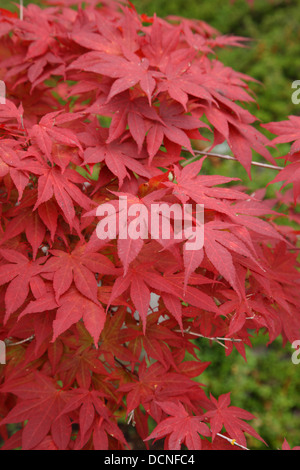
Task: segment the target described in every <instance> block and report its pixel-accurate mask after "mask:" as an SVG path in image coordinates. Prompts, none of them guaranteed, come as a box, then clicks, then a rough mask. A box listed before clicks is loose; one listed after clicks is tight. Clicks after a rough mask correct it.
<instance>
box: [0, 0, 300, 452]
mask: <svg viewBox="0 0 300 470" xmlns="http://www.w3.org/2000/svg"><path fill="white" fill-rule="evenodd" d="M132 1H133V3H134V4H135V6H136V8H137V10H138V11H139V12H140V13H147V14H148V15H152V14H153V13H154V12H156V13H157V15H158V16H161V17H165V16H167V15H178V16H184V17H188V18H197V19H201V20H204V21H206V22H207V23H209V24H210V25H212V26H214V27H215V28H216V29H218V30H219V31H220V32H222V33H223V34H233V35H237V36H245V37H249V38H252V41H251V43H249V47H248V48H246V49H239V48H231V49H226V50H225V49H224V50H220V51H219V52H218V59H219V60H221V61H222V62H223V63H225V65H228V66H230V67H232V68H234V69H235V70H238V71H240V72H243V73H245V74H247V75H250V76H252V77H254V78H256V79H257V80H259V81H260V82H261V84H251V88H252V89H253V90H254V92H255V93H256V96H257V102H258V103H259V108H257V107H256V106H255V105H251V106H250V107H248V109H249V110H250V111H251V112H253V113H254V114H255V115H256V116H257V117H258V118H259V119H260V120H261V121H262V122H269V121H280V120H284V119H286V118H287V116H288V115H290V114H295V115H300V105H298V106H297V105H294V104H293V103H292V101H291V95H292V88H291V85H292V82H293V81H294V80H299V79H300V70H299V67H298V64H299V56H300V0H255V1H254V6H253V7H251V6H249V5H248V3H247V2H246V0H236V1H235V2H234V4H232V3H231V2H230V0H201V1H199V0H188V1H187V0H173V2H168V1H166V0H132ZM16 3H17V2H16ZM28 3H30V2H29V1H27V0H24V4H25V5H27V4H28ZM31 3H37V4H39V3H40V2H39V1H38V0H35V1H32V2H31ZM0 7H1V8H8V9H11V10H15V6H14V3H13V2H11V1H9V0H0ZM269 136H270V134H269ZM282 150H283V152H282ZM284 150H285V148H284V147H281V152H277V153H276V152H275V153H274V152H273V155H274V156H276V155H279V154H281V155H282V154H284ZM216 165H217V166H216ZM204 171H205V172H206V173H212V172H213V173H218V174H223V175H228V176H234V177H239V178H241V181H242V184H246V185H247V186H248V187H249V188H250V189H251V190H252V191H255V190H256V189H258V188H263V187H265V186H266V184H267V183H268V182H269V181H270V180H271V179H273V177H274V176H275V174H276V172H275V173H274V171H272V170H266V169H261V168H253V172H252V181H249V179H248V176H247V175H246V172H245V170H244V169H243V168H242V166H241V165H240V164H239V163H237V162H232V161H224V162H223V161H221V162H220V163H217V164H216V162H215V163H214V165H213V164H212V163H210V162H206V163H205V165H204ZM279 186H280V185H279ZM279 186H278V185H276V186H275V185H272V186H270V187H269V188H268V193H267V194H268V196H269V197H273V195H274V191H275V190H278V188H279ZM266 342H267V339H266V338H265V337H264V336H263V335H262V334H260V335H259V336H258V337H255V338H254V339H253V348H248V349H247V363H246V362H245V361H244V359H243V358H242V357H241V356H240V355H239V354H238V353H237V351H236V350H234V351H233V352H232V354H231V355H230V356H229V357H226V356H225V353H224V350H223V348H221V347H220V346H219V345H218V344H216V343H213V344H209V341H208V340H206V339H202V340H201V341H200V340H199V341H198V342H197V344H198V346H199V347H200V348H201V350H200V353H199V357H200V358H201V360H202V361H211V362H212V364H211V366H210V367H209V368H208V369H207V370H206V371H205V372H204V373H203V374H202V375H201V376H200V377H199V381H200V382H201V383H202V382H203V383H205V384H206V385H207V390H208V392H212V393H213V394H214V395H215V396H219V395H220V394H222V393H227V392H229V391H231V398H232V404H234V405H235V406H239V407H241V408H245V409H247V410H249V411H250V412H252V413H253V414H255V415H256V416H257V419H256V421H255V422H253V423H252V424H253V425H254V427H255V429H256V430H257V431H258V432H259V434H260V435H261V436H262V437H263V438H264V439H265V441H266V442H267V443H268V445H269V448H270V449H277V448H279V447H281V445H282V442H283V438H284V437H286V438H287V440H288V441H289V443H290V444H291V446H295V445H300V406H299V391H300V365H298V366H297V365H294V364H293V363H292V361H291V354H292V352H293V350H292V349H291V346H290V345H286V346H285V347H284V348H282V344H281V341H280V339H278V340H276V341H274V342H273V343H272V344H271V345H269V346H268V347H267V346H266ZM249 447H250V448H252V449H265V446H264V445H263V444H262V443H260V442H259V441H257V440H255V439H253V438H249Z"/></svg>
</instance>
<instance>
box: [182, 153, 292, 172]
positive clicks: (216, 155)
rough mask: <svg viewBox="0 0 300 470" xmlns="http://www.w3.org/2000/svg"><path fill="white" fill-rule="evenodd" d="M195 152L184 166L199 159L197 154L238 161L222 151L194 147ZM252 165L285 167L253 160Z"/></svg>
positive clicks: (274, 167) (278, 168)
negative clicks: (214, 151) (215, 151)
mask: <svg viewBox="0 0 300 470" xmlns="http://www.w3.org/2000/svg"><path fill="white" fill-rule="evenodd" d="M184 152H189V151H188V150H184ZM193 152H194V153H195V154H196V156H195V157H193V158H189V159H188V160H186V161H185V162H184V163H182V166H185V165H188V164H189V163H192V162H194V161H195V160H197V158H198V157H197V155H208V156H209V157H218V158H223V159H225V160H234V161H236V162H237V161H238V160H237V159H236V158H234V157H231V156H230V155H223V154H221V153H213V152H205V150H194V149H193ZM251 165H254V166H259V167H262V168H269V169H270V170H282V169H283V168H284V167H282V166H277V165H270V164H268V163H261V162H253V161H252V162H251Z"/></svg>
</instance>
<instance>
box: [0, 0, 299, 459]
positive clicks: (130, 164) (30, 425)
mask: <svg viewBox="0 0 300 470" xmlns="http://www.w3.org/2000/svg"><path fill="white" fill-rule="evenodd" d="M48 4H50V6H48V7H47V8H44V9H40V8H39V7H38V6H36V5H29V6H28V7H27V8H24V18H23V19H22V20H20V19H18V17H16V15H13V14H12V15H9V14H5V13H3V12H2V14H1V15H0V41H1V45H2V48H1V50H2V49H3V50H4V49H5V51H6V52H5V56H4V57H1V61H0V74H1V79H2V80H4V81H5V84H6V92H7V97H6V98H7V99H6V104H1V105H0V200H1V206H0V216H1V225H0V339H1V340H5V341H6V343H7V363H6V364H5V365H0V371H1V378H0V436H1V438H2V439H3V441H4V445H3V449H15V448H18V447H21V448H22V449H24V450H29V449H37V450H38V449H40V450H41V449H44V450H45V449H60V450H73V449H74V450H75V449H94V450H101V449H102V450H103V449H110V450H111V449H128V448H130V443H128V442H127V441H126V437H125V435H124V434H123V431H124V426H123V427H122V426H121V423H124V422H126V420H128V424H127V425H128V426H131V424H130V423H134V424H135V427H136V432H137V435H138V436H139V438H140V439H141V441H143V442H144V445H145V446H146V448H149V446H151V445H152V444H153V442H154V441H155V440H160V441H162V442H163V444H162V445H163V446H164V448H165V449H174V450H177V449H180V448H181V447H182V446H185V447H187V448H188V449H193V450H194V449H195V450H200V449H228V448H232V447H233V444H235V443H236V444H237V445H238V446H239V447H240V448H246V447H247V440H246V439H247V435H251V436H252V437H255V438H257V439H259V440H261V441H263V438H262V437H260V436H259V435H258V434H257V432H256V431H255V430H254V428H253V427H252V426H251V425H250V424H249V423H248V422H247V421H249V420H252V419H254V415H252V413H250V412H248V411H246V410H242V409H240V408H237V407H235V406H234V405H231V404H230V394H226V395H222V396H220V397H219V398H215V397H214V396H213V395H212V394H210V395H209V394H208V393H207V392H206V390H205V386H204V385H203V384H201V383H199V382H197V381H195V380H194V379H195V378H197V377H199V376H200V378H201V374H202V372H203V371H204V370H205V369H206V368H207V367H208V366H209V365H210V364H209V363H207V362H203V361H201V359H199V357H201V354H200V353H199V348H198V346H197V345H196V343H195V341H193V340H194V339H195V338H197V337H204V338H206V339H209V340H211V341H214V340H216V341H218V342H223V343H224V344H225V345H226V349H225V351H226V355H229V354H230V353H231V352H232V350H233V348H235V349H236V350H237V351H238V352H239V353H240V354H241V355H242V356H243V357H244V358H246V349H247V347H251V337H252V335H253V334H254V333H255V332H258V331H259V330H263V331H265V332H266V333H267V334H268V337H269V342H272V341H274V340H275V339H276V338H277V337H278V336H280V335H281V336H282V339H283V343H284V344H285V343H286V342H287V341H289V342H293V341H294V340H296V339H298V338H299V333H300V314H299V305H300V289H299V281H300V279H299V263H298V261H297V254H298V252H297V251H296V250H295V248H296V243H297V231H296V230H294V229H291V228H290V229H288V228H287V227H286V226H281V225H279V224H278V223H277V222H276V218H277V217H278V212H276V211H275V210H273V206H271V205H270V202H269V201H268V200H265V199H264V191H258V192H257V194H249V193H248V192H247V190H245V189H244V188H240V187H239V186H236V185H235V186H233V184H234V183H236V178H234V177H229V176H228V177H224V176H220V175H217V174H211V175H207V174H205V172H204V171H203V164H204V162H205V160H206V158H207V156H204V157H203V158H200V159H197V158H195V157H196V155H195V152H194V149H193V146H192V142H193V141H194V140H200V141H203V142H206V143H207V150H206V151H207V152H208V153H209V150H210V149H211V148H212V147H214V146H215V145H218V144H220V143H222V142H224V141H225V140H226V141H227V142H228V145H229V147H230V148H231V150H232V153H233V156H234V157H235V158H236V159H237V160H238V161H239V162H240V163H241V164H242V165H243V166H244V168H245V169H246V170H247V172H248V174H249V175H250V174H251V162H252V154H253V151H255V152H257V153H259V154H260V155H261V156H262V157H263V158H264V159H265V160H267V161H268V162H270V163H272V164H274V163H276V162H275V160H274V158H273V157H272V154H271V152H270V149H268V147H271V148H272V147H274V145H276V144H278V143H283V142H284V143H287V142H293V144H292V146H291V151H290V153H289V154H288V156H287V157H286V160H287V161H290V162H291V163H290V164H289V165H287V166H286V167H285V168H284V169H283V170H282V171H281V172H279V173H278V174H277V176H276V177H275V179H274V182H277V181H283V180H284V181H286V182H287V183H289V182H292V183H294V198H295V200H296V199H297V197H298V196H299V195H300V166H299V165H300V148H299V141H300V131H299V129H300V127H299V119H300V118H299V117H295V116H291V117H290V118H289V120H288V121H285V122H284V123H269V124H265V125H264V127H265V128H266V129H267V130H268V131H270V132H272V133H273V134H276V135H277V136H278V137H276V138H275V140H273V141H271V140H270V139H269V138H267V137H266V136H265V134H263V133H262V132H261V131H259V130H258V127H257V126H256V118H255V116H253V115H252V114H250V112H249V111H248V110H247V109H246V105H247V103H250V102H253V101H254V98H253V96H252V94H251V91H250V88H249V82H250V81H251V80H253V79H252V78H251V77H248V76H246V75H243V74H241V73H239V72H236V71H234V70H233V69H231V68H229V67H225V66H224V65H223V64H222V63H221V62H220V61H219V60H218V59H217V56H216V50H217V48H218V47H229V46H234V47H236V46H237V47H240V46H243V44H244V38H237V37H230V36H222V35H221V34H220V33H219V32H217V31H216V30H214V29H213V28H211V27H210V26H209V25H207V24H205V23H204V22H202V21H196V20H195V21H193V20H187V19H183V18H181V19H178V18H177V19H176V18H175V19H174V18H173V19H172V20H170V21H167V20H164V19H161V18H158V17H157V16H153V17H151V18H149V17H147V16H146V15H139V14H138V13H137V12H136V10H135V8H134V6H133V5H131V4H127V3H126V2H121V1H120V2H119V1H106V0H104V1H102V2H101V6H98V2H97V1H96V0H89V1H88V2H85V9H82V8H81V6H80V4H81V2H79V1H78V2H77V1H76V0H70V1H69V0H68V1H64V2H60V1H58V0H57V1H56V0H51V1H48ZM74 5H75V6H76V9H74V8H73V6H74ZM208 134H209V135H210V138H208V137H207V135H208ZM187 153H189V154H190V155H192V157H193V160H192V162H191V163H190V162H188V161H187V160H186V155H187ZM121 196H126V197H127V200H128V205H129V207H130V206H133V205H134V204H137V203H139V204H141V205H142V206H143V207H144V208H145V211H146V213H147V214H149V217H150V209H151V206H152V204H154V203H164V204H165V205H166V206H167V207H170V206H171V205H172V204H179V205H181V206H182V205H183V204H191V205H192V206H193V207H194V206H195V205H196V204H203V205H204V217H205V224H204V225H205V232H204V246H203V248H201V249H199V250H194V251H189V250H187V249H186V245H185V242H186V241H187V240H186V239H183V240H178V239H175V237H172V236H171V237H170V239H169V240H165V239H164V238H163V237H162V235H161V233H160V232H158V234H157V237H156V239H151V237H148V238H144V239H142V238H140V239H137V240H131V239H123V238H122V237H121V236H119V231H120V229H121V227H117V232H116V237H115V238H114V239H112V240H108V239H107V240H100V239H99V238H98V237H97V233H96V232H97V231H96V227H97V223H98V222H99V220H100V217H99V216H98V215H97V208H98V207H99V206H101V205H102V204H105V203H107V202H109V203H110V204H111V205H112V206H113V207H116V208H117V207H118V202H119V197H121ZM284 198H285V202H287V201H288V203H289V205H290V207H292V206H293V204H294V203H293V197H292V195H291V194H290V193H288V192H287V193H285V195H282V194H281V195H279V196H278V200H277V201H275V203H277V202H278V201H281V202H282V201H283V202H284ZM273 202H274V201H273ZM294 202H295V201H294ZM274 206H275V204H274ZM298 217H299V216H298ZM291 218H292V219H293V220H294V221H297V215H296V213H295V212H293V215H292V213H291ZM132 219H133V218H132V217H131V216H128V221H127V222H130V223H132ZM298 222H299V220H298ZM171 232H172V234H173V235H174V232H173V231H172V230H171ZM153 295H155V296H156V297H157V298H158V304H157V306H156V307H153V304H152V298H153ZM187 355H188V357H187ZM149 418H151V419H152V422H153V421H154V422H155V423H156V425H155V427H154V429H152V430H151V429H150V425H149V422H150V419H149ZM12 423H19V424H20V429H19V430H18V431H17V432H16V433H15V434H13V435H10V434H9V427H8V425H9V424H12ZM263 442H264V441H263ZM234 447H236V446H234ZM288 448H289V444H288V443H287V441H286V440H285V441H284V444H283V449H284V450H287V449H288Z"/></svg>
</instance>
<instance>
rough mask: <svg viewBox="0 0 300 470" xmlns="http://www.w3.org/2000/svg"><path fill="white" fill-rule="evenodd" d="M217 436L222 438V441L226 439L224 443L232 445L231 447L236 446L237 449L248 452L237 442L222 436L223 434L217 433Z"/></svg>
mask: <svg viewBox="0 0 300 470" xmlns="http://www.w3.org/2000/svg"><path fill="white" fill-rule="evenodd" d="M217 436H219V437H222V439H226V441H228V442H230V444H232V445H234V446H238V447H240V448H241V449H244V450H250V449H248V447H245V446H242V444H239V443H238V442H236V440H235V439H230V437H227V436H223V434H220V433H218V432H217Z"/></svg>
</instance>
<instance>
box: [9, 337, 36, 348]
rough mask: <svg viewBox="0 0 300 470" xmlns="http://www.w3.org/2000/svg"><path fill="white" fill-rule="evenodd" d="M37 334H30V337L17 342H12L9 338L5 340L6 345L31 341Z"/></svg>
mask: <svg viewBox="0 0 300 470" xmlns="http://www.w3.org/2000/svg"><path fill="white" fill-rule="evenodd" d="M34 336H35V335H31V336H29V338H26V339H22V341H17V342H16V343H12V342H11V341H10V340H9V339H6V340H5V344H6V346H17V345H18V344H23V343H26V342H27V341H31V340H32V339H33V338H34Z"/></svg>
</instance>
